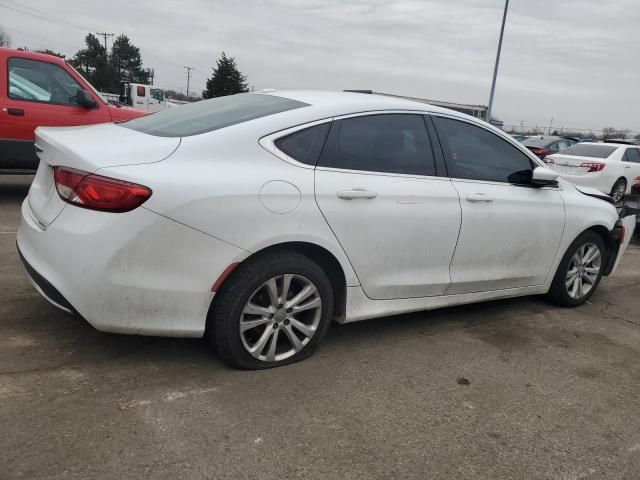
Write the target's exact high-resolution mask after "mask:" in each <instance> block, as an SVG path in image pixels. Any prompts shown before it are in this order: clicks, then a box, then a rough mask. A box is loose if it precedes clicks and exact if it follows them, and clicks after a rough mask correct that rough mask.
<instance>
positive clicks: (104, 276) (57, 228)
mask: <svg viewBox="0 0 640 480" xmlns="http://www.w3.org/2000/svg"><path fill="white" fill-rule="evenodd" d="M29 210H30V207H29V204H28V202H27V201H26V200H25V202H24V203H23V205H22V218H21V223H20V226H19V228H18V235H17V247H18V251H19V252H20V256H21V258H22V259H23V262H24V263H25V268H26V269H27V272H28V274H29V276H30V278H31V281H32V283H33V284H34V286H35V288H36V289H37V290H38V292H40V293H41V294H42V295H43V297H45V298H46V299H47V300H48V301H49V302H51V303H52V304H54V305H55V306H57V307H59V308H62V309H63V310H65V311H69V312H72V313H75V314H77V315H79V316H80V317H82V318H83V319H85V320H86V321H87V322H89V323H90V324H91V325H93V326H94V327H95V328H96V329H98V330H101V331H105V332H114V333H128V334H142V335H163V336H177V337H180V336H183V337H198V336H202V334H203V333H204V329H205V325H206V317H207V312H208V309H209V306H210V304H211V300H212V298H213V293H212V292H211V287H212V285H213V283H214V282H215V280H216V278H218V276H219V275H220V274H221V273H222V272H223V271H224V269H225V268H226V267H227V266H228V265H229V264H230V263H233V262H237V261H239V260H241V259H242V258H244V257H245V256H246V255H245V254H246V252H244V251H243V250H241V249H238V248H236V247H233V246H231V245H229V244H226V243H224V242H222V241H220V240H217V239H216V238H213V237H210V236H208V235H206V234H203V233H201V232H198V231H196V230H193V229H191V228H189V227H186V226H184V225H181V224H179V223H177V222H174V221H172V220H169V219H166V218H165V217H162V216H160V215H158V214H156V213H153V212H151V211H149V210H146V209H144V208H137V209H136V210H134V211H132V212H128V213H124V214H109V213H104V212H93V211H91V210H86V209H81V208H75V207H73V206H68V207H65V208H64V209H63V210H62V212H61V213H60V214H59V215H58V217H57V218H56V219H55V221H54V222H53V223H51V224H50V225H49V226H48V227H47V228H46V229H43V228H42V227H41V226H39V225H38V224H36V223H35V222H34V221H33V218H32V215H31V213H30V211H29Z"/></svg>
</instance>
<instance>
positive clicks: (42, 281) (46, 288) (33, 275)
mask: <svg viewBox="0 0 640 480" xmlns="http://www.w3.org/2000/svg"><path fill="white" fill-rule="evenodd" d="M16 248H17V250H18V255H20V260H22V264H23V265H24V268H25V270H26V271H27V275H29V280H31V283H32V284H33V286H34V288H35V289H36V290H37V291H38V293H39V294H40V295H42V297H43V298H44V299H45V300H47V301H48V302H49V303H50V304H52V305H53V306H55V307H58V308H59V309H60V310H64V311H65V312H68V313H77V312H76V311H75V309H74V308H73V306H72V305H71V304H70V303H69V301H68V300H67V299H66V298H64V296H63V295H62V294H61V293H60V292H59V291H58V290H56V287H54V286H53V285H51V283H50V282H49V281H48V280H47V279H46V278H44V277H43V276H42V275H40V274H39V273H38V272H37V271H36V269H35V268H33V267H32V266H31V264H29V262H27V260H25V258H24V256H23V255H22V252H21V251H20V248H19V247H17V245H16Z"/></svg>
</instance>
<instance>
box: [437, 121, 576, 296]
mask: <svg viewBox="0 0 640 480" xmlns="http://www.w3.org/2000/svg"><path fill="white" fill-rule="evenodd" d="M434 122H435V124H436V127H437V131H438V137H439V139H440V142H441V144H442V148H443V151H444V154H445V159H446V162H447V169H448V171H449V175H450V176H451V178H452V183H453V185H454V187H455V188H456V190H457V191H458V193H459V195H460V203H461V206H462V228H461V230H460V238H459V239H458V245H457V247H456V251H455V254H454V256H453V260H452V262H451V286H450V287H449V288H448V289H447V291H446V293H447V294H457V293H470V292H484V291H491V290H501V289H506V288H515V287H525V286H533V285H541V284H544V282H545V279H546V278H547V275H548V274H549V273H550V269H551V265H552V263H553V261H554V258H555V255H556V252H557V249H558V246H559V244H560V240H561V238H562V232H563V229H564V223H565V210H564V202H563V200H562V197H561V195H560V193H559V192H558V189H557V188H549V187H545V188H534V187H532V186H531V184H530V179H531V172H532V170H533V166H535V164H534V163H533V162H532V160H531V159H530V158H529V157H528V156H527V155H525V154H524V153H523V152H522V151H521V150H520V149H519V148H517V147H516V146H515V145H514V144H512V143H511V142H508V141H507V140H505V139H504V138H502V137H500V136H498V135H497V134H495V133H493V132H492V131H490V130H488V129H485V128H483V127H480V126H478V125H474V124H471V123H468V122H465V121H461V120H455V119H452V118H447V117H435V116H434Z"/></svg>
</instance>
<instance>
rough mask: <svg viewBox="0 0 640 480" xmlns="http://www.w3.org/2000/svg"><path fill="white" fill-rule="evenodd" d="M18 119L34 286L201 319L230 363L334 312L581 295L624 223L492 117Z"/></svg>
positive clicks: (305, 337)
mask: <svg viewBox="0 0 640 480" xmlns="http://www.w3.org/2000/svg"><path fill="white" fill-rule="evenodd" d="M36 133H37V136H36V148H37V150H38V152H39V153H38V155H39V157H40V166H39V168H38V171H37V174H36V176H35V179H34V181H33V184H32V186H31V189H30V191H29V195H28V198H27V199H26V200H25V202H24V204H23V206H22V222H21V224H20V228H19V231H18V238H17V246H18V250H19V252H20V255H21V257H22V259H23V261H24V263H25V266H26V269H27V271H28V273H29V276H30V278H31V279H32V281H33V284H34V286H35V288H36V289H37V290H38V291H39V292H40V293H41V294H42V295H43V296H44V297H45V298H46V299H47V300H48V301H49V302H51V303H53V304H54V305H56V306H58V307H60V308H62V309H63V310H66V311H68V312H72V313H74V314H77V315H79V316H81V317H82V318H84V319H86V320H87V321H88V322H89V323H90V324H91V325H93V326H94V327H95V328H97V329H99V330H102V331H107V332H119V333H133V334H146V335H168V336H184V337H200V336H203V335H206V336H207V337H208V338H210V340H211V342H212V343H213V345H214V346H215V347H216V348H217V350H218V352H219V355H220V356H221V357H222V358H223V359H225V360H226V361H227V362H229V363H230V364H232V365H234V366H236V367H240V368H250V369H256V368H268V367H273V366H278V365H283V364H286V363H291V362H295V361H298V360H301V359H303V358H306V357H308V356H309V355H310V354H311V353H312V352H313V351H314V350H315V349H316V347H317V346H318V344H319V343H320V341H321V340H322V338H323V337H324V335H325V334H326V332H327V329H328V327H329V324H330V323H331V321H332V320H337V321H338V322H353V321H357V320H364V319H369V318H374V317H381V316H386V315H391V314H398V313H403V312H414V311H419V310H428V309H434V308H440V307H446V306H450V305H459V304H465V303H471V302H479V301H483V300H489V299H496V298H505V297H516V296H521V295H534V294H546V295H547V296H548V297H549V299H550V300H552V301H553V302H555V303H557V304H559V305H562V306H566V307H572V306H577V305H580V304H582V303H583V302H585V301H586V300H587V299H588V298H589V297H591V295H593V293H594V291H595V290H596V288H597V286H598V283H599V282H600V279H601V277H602V276H606V275H609V274H610V273H611V272H612V271H613V270H614V268H615V266H616V264H617V262H619V260H620V257H621V256H622V254H623V252H624V249H625V247H626V244H627V242H628V238H629V237H630V236H631V233H632V230H633V220H634V219H633V218H631V217H627V218H625V219H623V220H622V221H621V220H619V218H618V214H617V212H616V209H615V208H614V206H613V205H612V204H611V203H610V201H608V200H609V199H608V197H606V196H605V195H603V194H601V193H599V192H597V191H595V190H589V189H585V188H582V187H575V186H573V185H571V184H569V183H566V182H565V181H563V180H561V179H558V174H557V173H555V172H553V171H551V170H549V169H548V168H547V167H546V166H545V164H544V163H543V162H542V161H541V160H539V159H538V158H537V157H536V156H535V155H533V154H532V153H531V152H530V151H529V150H527V149H526V148H525V147H523V146H522V145H520V144H519V143H517V142H515V141H514V140H512V139H511V138H510V137H509V136H508V135H506V134H505V133H503V132H501V131H500V130H497V129H495V128H493V127H491V126H490V125H488V124H486V123H484V122H482V121H479V120H476V119H473V118H471V117H468V116H466V115H463V114H459V113H456V112H453V111H450V110H446V109H442V108H437V107H433V106H430V105H425V104H422V103H415V102H411V101H406V100H399V99H395V98H390V97H383V96H376V95H366V94H360V93H331V92H299V91H298V92H269V93H259V94H256V93H247V94H240V95H234V96H229V97H223V98H217V99H212V100H208V101H202V102H198V103H194V104H190V105H187V106H183V107H180V108H176V109H172V110H168V111H165V112H160V113H156V114H155V115H152V116H148V117H142V118H138V119H134V120H130V121H128V122H125V123H121V124H105V125H97V126H88V127H86V126H85V127H65V128H39V129H38V130H37V132H36ZM625 229H626V231H625Z"/></svg>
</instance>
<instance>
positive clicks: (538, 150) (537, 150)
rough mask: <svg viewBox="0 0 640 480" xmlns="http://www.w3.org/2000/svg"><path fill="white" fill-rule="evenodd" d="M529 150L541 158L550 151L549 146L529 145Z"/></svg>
mask: <svg viewBox="0 0 640 480" xmlns="http://www.w3.org/2000/svg"><path fill="white" fill-rule="evenodd" d="M529 150H531V151H532V152H533V154H534V155H537V156H538V157H540V158H544V157H545V156H546V155H547V154H548V153H549V149H548V148H537V147H529Z"/></svg>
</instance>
